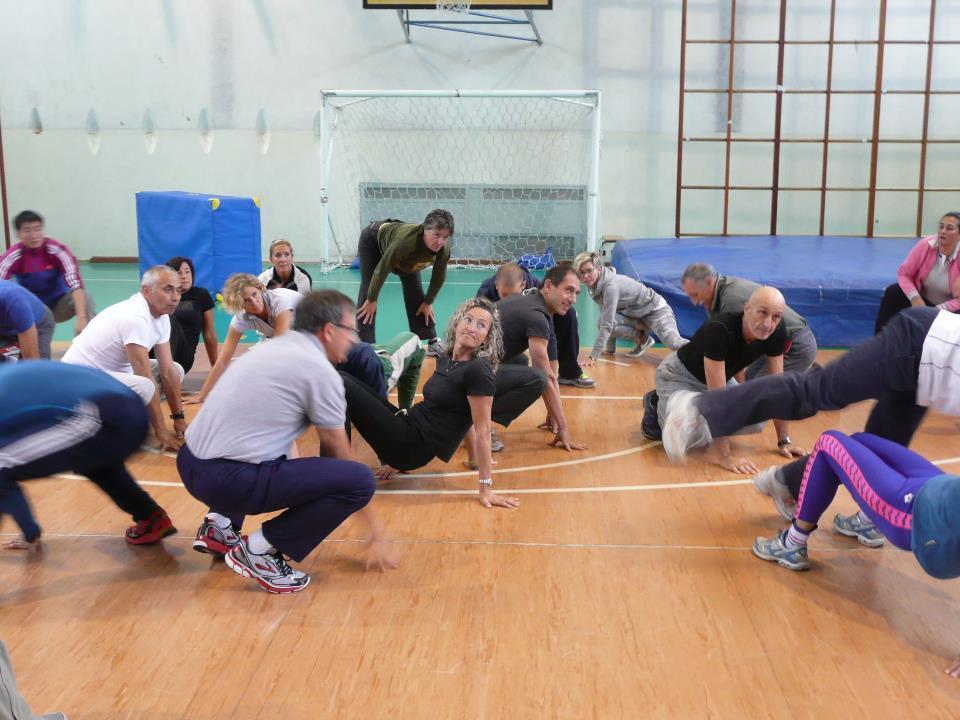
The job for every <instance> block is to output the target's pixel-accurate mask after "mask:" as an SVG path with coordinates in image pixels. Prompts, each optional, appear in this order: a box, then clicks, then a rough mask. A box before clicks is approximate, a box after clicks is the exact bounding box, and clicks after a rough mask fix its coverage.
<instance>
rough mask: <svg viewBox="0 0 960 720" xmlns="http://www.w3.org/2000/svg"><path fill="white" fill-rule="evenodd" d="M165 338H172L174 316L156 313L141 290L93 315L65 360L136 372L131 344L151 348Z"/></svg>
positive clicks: (73, 363)
mask: <svg viewBox="0 0 960 720" xmlns="http://www.w3.org/2000/svg"><path fill="white" fill-rule="evenodd" d="M165 342H170V316H169V315H161V316H160V317H154V316H153V315H152V314H151V312H150V306H149V305H147V299H146V298H145V297H144V296H143V295H142V294H141V293H139V292H138V293H136V294H134V295H132V296H131V297H130V299H129V300H123V301H122V302H118V303H116V304H115V305H111V306H110V307H108V308H106V309H105V310H103V311H102V312H100V313H99V314H97V315H95V316H94V317H93V318H91V319H90V322H89V323H87V326H86V327H85V328H84V329H83V332H81V333H80V334H79V335H77V337H76V338H74V340H73V343H72V344H71V345H70V348H69V349H68V350H67V353H66V355H64V356H63V362H65V363H70V364H71V365H86V366H87V367H93V368H98V369H100V370H104V371H106V372H119V373H132V372H133V367H132V366H131V365H130V359H129V358H128V357H127V349H126V346H127V345H140V346H141V347H144V348H146V349H147V350H151V349H153V347H154V346H155V345H162V344H163V343H165Z"/></svg>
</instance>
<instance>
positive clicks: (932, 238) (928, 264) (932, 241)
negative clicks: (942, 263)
mask: <svg viewBox="0 0 960 720" xmlns="http://www.w3.org/2000/svg"><path fill="white" fill-rule="evenodd" d="M939 253H940V251H939V250H938V249H937V236H936V235H927V236H926V237H925V238H922V239H921V240H920V242H918V243H917V244H916V245H914V246H913V250H911V251H910V254H909V255H907V259H906V260H904V261H903V263H902V264H901V265H900V269H899V270H897V283H899V285H900V289H901V290H903V294H904V295H906V296H907V297H910V296H911V295H919V294H920V288H919V286H920V283H922V282H923V281H924V280H925V279H926V277H927V275H929V274H930V271H931V270H932V269H933V266H934V263H936V262H937V255H939ZM947 275H948V277H949V278H950V288H951V289H953V288H955V287H956V283H957V278H958V277H960V252H957V251H955V252H954V253H953V259H952V260H947ZM937 307H938V308H940V309H941V310H946V311H947V312H957V311H958V310H960V299H958V298H957V297H956V296H954V298H953V299H952V300H947V302H945V303H940V304H939V305H937Z"/></svg>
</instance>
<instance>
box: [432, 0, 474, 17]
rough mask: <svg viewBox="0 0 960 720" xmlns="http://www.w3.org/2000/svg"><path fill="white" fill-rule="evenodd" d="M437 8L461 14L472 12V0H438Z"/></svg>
mask: <svg viewBox="0 0 960 720" xmlns="http://www.w3.org/2000/svg"><path fill="white" fill-rule="evenodd" d="M437 10H438V11H445V12H453V13H459V14H460V15H466V14H467V13H468V12H470V0H467V2H450V1H449V0H437Z"/></svg>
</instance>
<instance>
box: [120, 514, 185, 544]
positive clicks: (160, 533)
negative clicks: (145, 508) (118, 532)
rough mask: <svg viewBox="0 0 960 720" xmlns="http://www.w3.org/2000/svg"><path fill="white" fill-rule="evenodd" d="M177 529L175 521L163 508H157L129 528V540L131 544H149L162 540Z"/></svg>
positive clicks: (127, 533)
mask: <svg viewBox="0 0 960 720" xmlns="http://www.w3.org/2000/svg"><path fill="white" fill-rule="evenodd" d="M176 531H177V529H176V528H175V527H174V526H173V521H172V520H170V516H169V515H167V513H166V511H165V510H164V509H163V508H159V507H158V508H157V509H156V510H154V511H153V512H152V513H150V517H148V518H147V519H145V520H140V521H138V522H135V523H134V524H133V525H131V526H130V527H128V528H127V532H126V536H127V542H128V543H130V544H131V545H149V544H151V543H155V542H160V541H161V540H163V539H164V538H165V537H167V536H168V535H173V534H174V533H175V532H176Z"/></svg>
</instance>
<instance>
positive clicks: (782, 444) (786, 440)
mask: <svg viewBox="0 0 960 720" xmlns="http://www.w3.org/2000/svg"><path fill="white" fill-rule="evenodd" d="M787 445H793V440H791V439H790V436H789V435H784V437H783V439H782V440H778V441H777V447H778V448H782V447H786V446H787Z"/></svg>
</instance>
